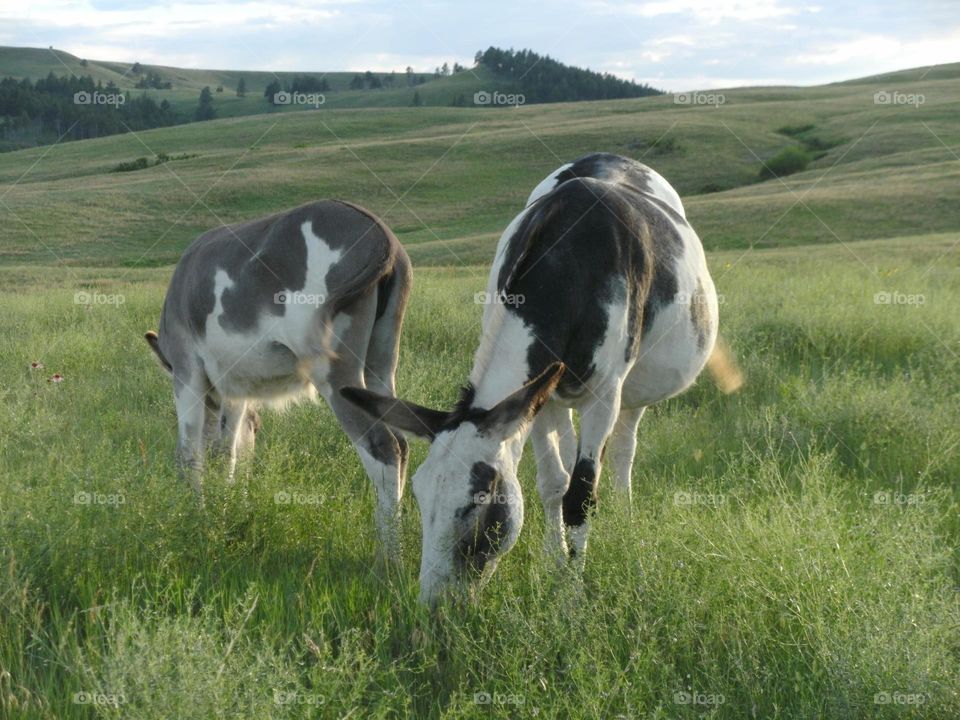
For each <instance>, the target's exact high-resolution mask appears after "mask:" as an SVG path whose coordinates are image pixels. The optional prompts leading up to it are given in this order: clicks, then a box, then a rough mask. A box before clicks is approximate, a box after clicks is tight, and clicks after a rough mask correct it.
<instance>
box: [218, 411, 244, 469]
mask: <svg viewBox="0 0 960 720" xmlns="http://www.w3.org/2000/svg"><path fill="white" fill-rule="evenodd" d="M247 413H248V403H247V401H246V400H244V399H242V398H240V399H237V398H222V400H221V402H220V440H219V448H218V450H219V452H220V453H221V454H223V455H224V456H226V458H227V463H228V470H227V482H229V483H232V482H233V481H234V476H235V474H236V470H237V455H238V454H239V453H240V451H241V443H243V444H248V443H249V439H248V437H247V435H248V434H249V433H248V432H247V429H246V427H245V426H246V425H247V424H248V420H247Z"/></svg>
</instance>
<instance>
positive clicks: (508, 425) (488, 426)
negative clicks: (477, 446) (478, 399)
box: [479, 362, 566, 438]
mask: <svg viewBox="0 0 960 720" xmlns="http://www.w3.org/2000/svg"><path fill="white" fill-rule="evenodd" d="M564 370H566V366H565V365H564V364H563V363H561V362H556V363H553V364H552V365H550V366H549V367H547V369H546V370H544V371H543V372H542V373H540V374H539V375H537V376H536V377H535V378H533V380H530V381H529V382H528V383H527V384H526V385H524V386H523V387H522V388H520V389H519V390H517V391H516V392H514V393H513V394H511V395H508V396H507V397H505V398H504V399H503V400H501V401H500V402H499V403H497V404H496V405H495V406H493V407H492V408H490V409H489V410H488V411H487V413H486V414H485V415H484V416H483V419H482V420H481V421H480V423H479V424H480V429H481V430H482V431H484V432H489V431H493V432H496V433H497V435H498V436H500V437H507V438H509V437H513V436H514V435H515V434H516V433H517V432H519V431H520V428H521V427H523V426H524V425H526V424H527V423H528V422H530V421H531V420H533V418H534V416H535V415H536V414H537V413H538V412H540V408H542V407H543V404H544V403H545V402H546V401H547V400H548V399H549V398H550V393H552V392H553V391H554V389H555V388H556V387H557V383H559V382H560V378H561V377H563V372H564Z"/></svg>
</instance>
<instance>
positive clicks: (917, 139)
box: [0, 67, 960, 282]
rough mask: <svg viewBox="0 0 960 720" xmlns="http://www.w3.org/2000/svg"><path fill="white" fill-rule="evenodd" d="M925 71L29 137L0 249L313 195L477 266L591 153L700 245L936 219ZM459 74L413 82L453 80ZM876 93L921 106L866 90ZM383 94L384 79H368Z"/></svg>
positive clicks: (955, 174)
mask: <svg viewBox="0 0 960 720" xmlns="http://www.w3.org/2000/svg"><path fill="white" fill-rule="evenodd" d="M480 70H482V71H484V72H489V70H488V69H487V68H480V69H479V70H475V72H477V74H478V75H480V77H484V75H483V74H482V73H481V72H480ZM939 70H940V68H936V67H935V68H933V69H931V71H930V72H929V73H928V74H927V77H926V79H924V80H914V81H911V82H906V81H904V82H903V83H901V82H900V81H897V82H896V84H891V85H887V83H886V82H883V83H875V82H867V83H860V84H845V85H824V86H817V87H803V88H798V87H778V88H769V87H762V88H734V89H719V90H717V92H716V94H717V95H718V96H721V97H722V98H723V102H722V103H719V104H718V105H715V106H704V105H698V104H694V103H684V102H679V101H678V100H679V98H675V97H671V96H654V97H643V98H635V99H625V100H605V101H593V102H578V103H553V104H547V105H537V106H521V107H516V108H514V107H489V108H477V107H472V106H471V107H449V106H447V107H423V108H413V107H392V108H391V107H384V108H360V109H356V110H350V109H343V110H338V111H336V112H325V111H320V112H315V111H312V110H311V111H300V112H295V111H290V112H287V111H285V112H282V113H280V114H276V113H273V114H259V115H252V116H250V117H240V118H227V119H219V120H213V121H210V122H197V123H191V124H189V125H183V126H177V127H166V128H158V129H155V130H145V131H143V132H137V133H136V136H134V135H132V134H129V133H127V134H123V135H115V136H112V137H106V138H99V139H93V140H82V141H79V142H71V143H59V144H58V145H56V146H55V147H45V148H29V149H25V150H21V151H18V152H12V153H8V154H6V155H4V156H3V157H2V159H0V185H2V186H3V188H4V190H3V191H4V193H5V194H4V197H3V207H4V209H9V212H10V213H11V215H10V217H11V218H14V219H15V218H19V219H20V220H21V222H16V221H13V222H7V223H0V265H3V264H9V263H51V262H54V261H57V262H64V263H67V264H88V265H89V264H112V265H115V264H118V263H123V264H131V265H142V264H157V265H162V264H167V263H172V262H175V261H176V259H177V258H178V257H179V255H180V253H181V252H182V251H183V249H184V247H186V245H187V244H188V243H189V242H190V241H191V240H192V239H193V238H194V237H196V236H197V235H198V234H199V233H200V232H202V231H204V230H206V229H208V228H210V227H214V226H216V225H218V224H220V223H221V222H239V221H241V220H246V219H250V218H254V217H258V216H260V215H266V214H268V213H271V212H276V211H278V210H282V209H284V208H288V207H293V206H295V205H298V204H300V203H304V202H307V201H308V200H311V199H317V198H322V197H339V198H343V199H347V200H351V201H354V202H358V203H360V204H362V205H364V206H366V207H369V208H370V209H371V210H373V211H374V212H376V213H378V214H380V215H381V216H382V217H383V219H384V221H385V222H387V224H388V225H389V226H390V227H391V228H392V229H393V230H394V232H396V234H397V236H398V237H399V238H400V239H401V240H402V242H403V243H404V245H405V246H406V247H407V248H408V250H409V251H410V254H411V257H413V258H414V261H415V262H416V263H417V264H421V265H423V264H431V265H443V264H461V263H489V262H490V259H491V257H492V254H493V249H494V247H495V245H496V242H497V238H498V237H499V234H500V233H501V232H502V230H503V228H504V227H505V226H506V224H507V223H508V222H509V221H510V219H511V218H512V217H513V216H514V214H515V213H516V212H517V210H518V209H519V208H520V207H522V206H523V203H524V201H525V199H526V197H527V194H528V193H529V191H530V189H531V188H532V187H534V185H536V183H537V182H539V181H540V180H541V179H542V178H543V177H544V176H545V175H546V174H547V173H549V172H551V171H552V170H554V169H555V168H556V167H557V166H558V165H559V164H561V163H562V162H563V161H565V160H569V159H572V158H576V157H578V156H580V155H583V154H585V153H587V152H591V151H608V152H616V153H620V154H623V155H628V156H631V157H635V158H637V159H639V160H641V161H642V162H645V163H647V164H649V165H651V166H652V167H654V168H656V169H657V170H658V171H659V172H660V173H662V174H663V176H664V177H666V178H667V179H668V180H669V181H670V183H671V184H672V185H673V186H674V187H675V188H676V189H677V191H678V192H679V193H680V195H681V197H682V198H683V203H684V206H685V208H686V209H687V215H688V217H689V218H690V219H691V221H692V223H693V225H694V226H695V227H696V228H697V232H698V233H699V234H700V236H701V237H702V238H703V241H704V244H705V245H706V246H707V248H708V249H723V248H727V249H730V248H739V249H746V248H749V247H753V246H756V247H783V246H789V245H801V244H811V243H836V242H838V241H839V242H843V243H847V242H848V241H854V240H862V239H870V238H883V237H893V236H906V235H926V234H930V233H954V234H955V233H956V232H957V231H958V230H960V204H958V203H957V202H956V201H955V197H956V189H957V187H960V162H958V161H957V159H956V158H957V155H958V154H960V125H958V123H957V122H956V118H957V114H958V113H960V77H956V78H953V79H950V78H946V79H931V76H933V77H934V78H936V77H937V76H938V75H940V74H941V73H940V72H938V71H939ZM948 71H949V68H948ZM464 76H466V77H472V76H471V75H470V73H469V72H468V73H459V74H456V75H452V76H450V77H446V78H443V79H441V80H438V81H430V82H428V83H426V84H424V85H422V86H420V87H421V90H420V91H421V92H423V93H424V94H426V92H428V90H427V89H428V88H431V87H442V84H449V85H454V86H455V85H456V84H458V83H463V85H461V87H468V86H469V85H468V84H467V82H466V79H465V77H464ZM475 80H476V79H475V78H474V79H473V81H472V82H475ZM485 82H488V83H497V82H499V81H498V80H497V79H496V77H494V76H493V75H492V74H491V75H489V76H487V80H486V81H485ZM486 87H489V88H491V89H493V88H497V87H499V85H497V84H493V85H486ZM881 89H886V90H888V91H890V92H893V91H896V92H898V93H902V94H905V95H908V96H909V95H916V96H917V97H919V96H920V95H922V96H923V102H917V103H916V104H910V103H899V102H893V103H885V102H877V100H876V98H875V94H876V92H877V91H878V90H881ZM351 92H354V94H356V93H358V92H359V91H351ZM391 92H402V91H401V90H388V91H383V92H371V93H369V94H371V95H373V96H375V97H383V96H384V95H386V94H388V93H391ZM331 94H332V93H331ZM214 102H215V103H216V102H220V100H219V99H217V98H215V99H214ZM258 102H259V103H261V104H262V103H264V100H263V98H262V97H261V98H259V99H258ZM278 112H279V111H278ZM945 146H946V147H945ZM796 158H800V160H802V162H800V163H799V164H795V165H790V164H789V163H786V162H785V161H786V160H792V159H796ZM768 168H769V169H770V170H774V171H775V174H777V176H778V177H777V178H775V179H773V178H771V179H767V178H769V173H768V172H767V170H768ZM787 172H791V173H792V174H788V175H787V174H786V173H787ZM784 175H785V176H784ZM198 198H201V199H202V201H201V202H198ZM398 198H399V199H400V200H398ZM882 270H883V272H887V271H890V272H895V270H896V261H895V260H893V259H892V260H891V264H890V265H889V266H888V267H885V268H883V269H882ZM951 281H952V280H951V279H950V278H948V277H946V276H943V282H951Z"/></svg>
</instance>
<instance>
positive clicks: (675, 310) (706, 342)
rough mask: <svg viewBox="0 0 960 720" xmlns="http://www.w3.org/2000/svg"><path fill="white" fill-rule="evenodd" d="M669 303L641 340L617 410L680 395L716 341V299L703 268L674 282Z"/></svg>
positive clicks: (699, 369)
mask: <svg viewBox="0 0 960 720" xmlns="http://www.w3.org/2000/svg"><path fill="white" fill-rule="evenodd" d="M678 280H679V283H678V284H679V287H680V288H681V289H680V291H679V292H678V293H677V295H676V297H675V298H674V301H673V302H672V303H670V304H669V305H667V306H665V307H662V308H660V310H659V311H658V312H657V315H656V317H655V319H654V321H653V324H652V325H651V326H650V327H649V328H648V329H647V331H646V332H645V333H644V334H643V336H642V338H641V340H640V354H639V356H638V357H637V361H636V363H635V364H634V366H633V368H631V370H630V373H629V374H628V375H627V378H626V380H625V381H624V385H623V396H622V400H621V404H622V405H624V406H625V407H631V408H637V407H646V406H647V405H652V404H653V403H655V402H659V401H660V400H665V399H667V398H669V397H673V396H674V395H676V394H678V393H680V392H683V391H684V390H686V389H687V388H688V387H690V385H692V384H693V382H694V381H695V380H696V379H697V376H698V375H699V374H700V371H701V370H703V367H704V365H705V364H706V362H707V358H709V357H710V353H711V352H713V345H714V343H715V342H716V339H717V294H716V291H715V290H714V287H713V281H712V280H711V278H710V275H709V273H707V272H706V268H705V266H704V268H703V270H702V271H701V272H697V273H689V274H688V275H687V276H686V277H679V278H678Z"/></svg>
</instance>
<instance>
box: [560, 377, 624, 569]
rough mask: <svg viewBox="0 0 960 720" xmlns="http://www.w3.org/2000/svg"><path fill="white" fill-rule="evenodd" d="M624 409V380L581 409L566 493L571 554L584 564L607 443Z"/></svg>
mask: <svg viewBox="0 0 960 720" xmlns="http://www.w3.org/2000/svg"><path fill="white" fill-rule="evenodd" d="M619 411H620V383H619V382H618V383H617V384H616V385H615V386H614V387H612V388H609V389H607V390H606V391H605V392H598V391H596V390H595V391H594V392H593V393H592V394H591V395H590V398H589V400H588V401H587V405H586V407H584V408H583V409H582V410H581V411H580V447H579V451H578V453H577V462H576V464H575V465H574V467H573V472H572V473H571V475H570V485H569V487H568V488H567V492H566V494H565V495H564V496H563V522H564V524H565V525H566V526H567V531H568V532H569V534H570V557H571V558H576V559H577V562H578V563H579V564H580V566H581V567H582V566H583V562H584V553H585V552H586V549H587V534H588V530H589V527H588V525H589V523H588V520H589V515H590V514H591V512H592V511H593V508H594V506H595V505H596V504H597V482H598V481H599V479H600V462H601V459H602V454H603V446H604V443H606V441H607V438H608V437H609V436H610V433H611V431H612V430H613V427H614V423H615V422H616V420H617V414H618V412H619Z"/></svg>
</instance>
